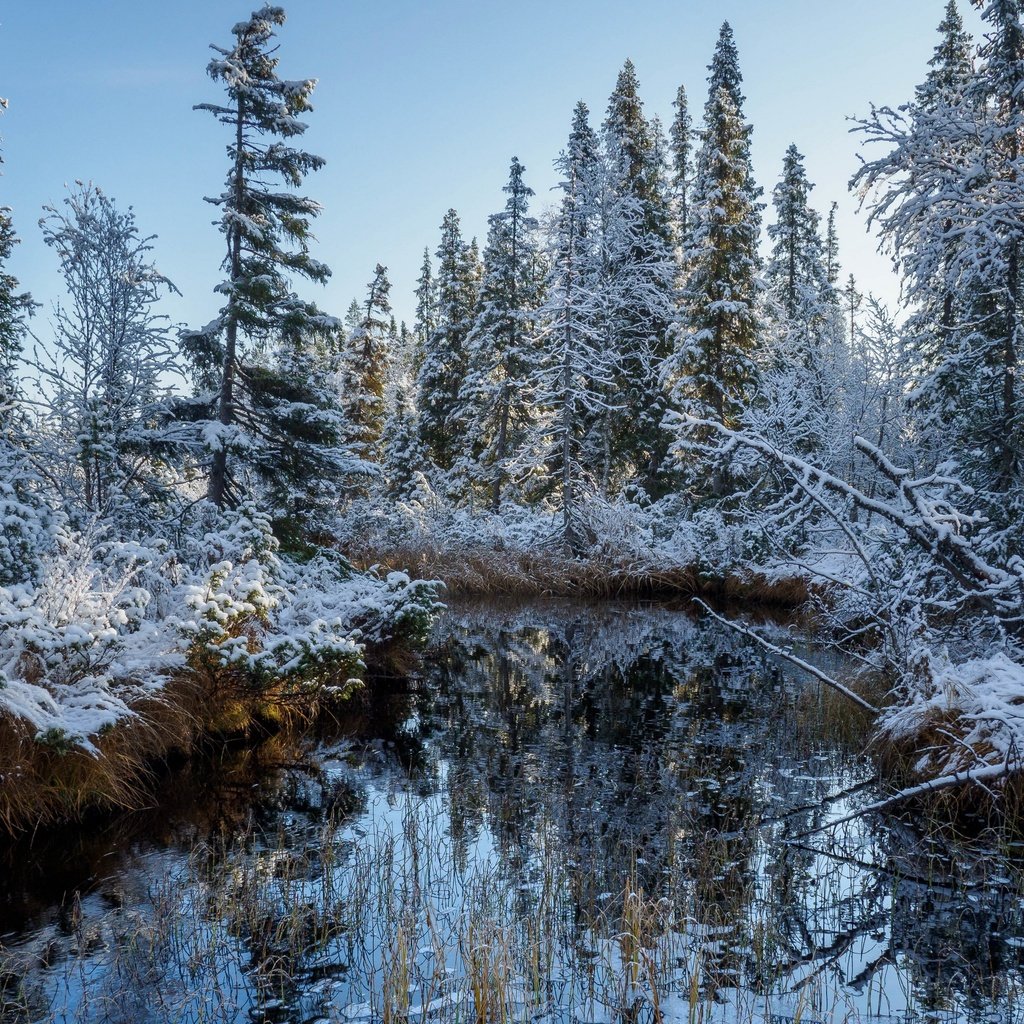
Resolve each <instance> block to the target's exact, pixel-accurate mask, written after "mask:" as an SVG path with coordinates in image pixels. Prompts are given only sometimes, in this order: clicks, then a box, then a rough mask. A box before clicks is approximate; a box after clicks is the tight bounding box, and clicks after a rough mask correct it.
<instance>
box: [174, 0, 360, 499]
mask: <svg viewBox="0 0 1024 1024" xmlns="http://www.w3.org/2000/svg"><path fill="white" fill-rule="evenodd" d="M284 21H285V14H284V11H283V9H282V8H280V7H274V6H266V7H263V8H261V9H260V10H258V11H255V12H254V13H253V14H252V16H251V17H250V18H248V19H247V20H246V21H242V22H240V23H238V24H237V25H235V27H234V29H233V30H232V32H233V35H234V42H233V43H232V44H231V45H230V46H229V47H220V46H214V47H213V49H214V50H215V51H216V54H217V56H216V57H215V58H214V59H213V60H211V61H210V63H209V65H208V67H207V71H208V73H209V75H210V77H211V78H212V79H213V80H214V81H217V82H220V83H222V84H223V86H224V89H225V91H226V93H227V100H226V102H225V103H223V104H217V103H202V104H199V105H198V106H197V108H196V109H199V110H205V111H209V112H210V113H212V114H213V115H214V117H216V119H217V120H218V121H219V122H220V123H221V124H223V125H225V126H226V127H227V128H228V129H230V132H231V136H230V142H229V144H228V147H227V152H228V159H229V169H228V174H227V180H226V182H225V188H224V191H223V192H222V193H221V194H220V195H219V196H216V197H214V198H212V199H210V200H209V201H210V202H212V203H213V204H214V205H215V206H217V207H219V208H220V211H221V216H220V222H219V223H220V229H221V231H222V233H223V234H224V238H225V241H226V243H227V256H226V257H225V260H224V263H223V269H224V270H225V271H226V274H227V277H226V279H225V281H223V282H222V283H221V284H220V285H218V286H217V292H218V293H219V294H221V295H223V296H225V298H226V301H225V304H224V306H223V307H222V308H221V310H220V313H219V314H218V316H217V318H216V319H215V320H214V321H213V322H212V323H210V324H208V325H207V326H206V327H204V328H203V329H202V330H201V331H196V332H192V333H189V334H187V335H186V336H185V337H184V339H183V340H184V343H185V346H186V348H187V350H188V351H189V353H190V354H191V356H192V358H193V360H195V361H196V363H197V365H198V366H199V368H200V369H201V370H205V373H206V377H207V379H208V380H209V381H210V383H212V384H213V385H214V394H213V396H212V401H213V406H214V412H215V419H214V421H213V422H211V423H210V424H209V425H208V426H207V428H206V430H205V431H204V437H205V440H206V442H207V444H208V445H209V449H210V453H211V464H210V476H209V497H210V499H211V500H212V501H213V502H214V503H215V504H216V505H218V506H225V505H234V504H237V502H239V501H240V500H241V499H242V498H243V496H244V495H245V493H246V490H247V487H246V484H245V482H244V480H243V479H242V477H243V475H244V473H243V468H244V467H245V466H251V467H253V468H254V469H255V470H256V472H257V474H258V475H259V476H263V477H270V478H273V479H275V480H277V481H279V482H281V483H285V482H286V481H289V480H292V479H303V478H305V479H309V478H312V477H317V478H321V479H322V478H325V477H327V478H329V477H330V476H332V475H336V474H337V473H339V472H341V470H342V466H343V465H344V464H345V462H346V457H345V455H344V453H343V452H341V451H340V450H339V448H338V444H337V443H338V429H339V423H340V420H339V419H338V417H337V413H336V409H332V408H331V404H330V402H329V400H328V397H327V396H328V392H329V389H327V388H322V387H320V384H321V381H320V380H319V379H318V376H317V372H316V370H315V367H314V366H313V365H312V363H311V358H312V356H311V347H310V346H311V345H312V339H313V338H315V337H316V336H318V335H321V334H322V333H323V332H327V331H333V330H337V329H338V327H339V324H338V321H336V320H335V319H334V318H333V317H329V316H326V315H324V314H323V313H321V312H320V311H319V310H318V309H317V307H316V306H315V305H314V304H313V303H311V302H308V301H305V300H302V299H300V298H299V297H298V296H297V295H296V294H295V292H294V291H293V290H292V283H291V282H292V278H293V277H295V276H298V277H304V278H307V279H309V280H311V281H314V282H318V283H322V282H324V281H326V280H327V278H328V276H329V275H330V271H329V269H328V268H327V267H326V266H325V265H324V264H323V263H320V262H319V261H317V260H315V259H314V258H313V257H312V256H311V255H310V252H309V243H310V240H311V235H310V222H311V220H312V218H313V217H315V216H316V215H317V214H318V213H319V212H320V205H319V203H317V202H316V201H315V200H313V199H310V198H307V197H305V196H301V195H299V194H297V191H296V190H297V189H298V188H299V187H301V185H302V182H303V180H304V178H305V176H306V175H307V174H308V173H309V172H310V171H315V170H318V169H319V168H320V167H322V166H323V163H324V161H323V159H322V158H321V157H318V156H314V155H313V154H311V153H308V152H306V151H304V150H302V149H298V148H296V147H294V146H293V145H291V144H290V140H291V139H294V138H297V137H298V136H300V135H302V134H303V132H305V130H306V123H305V122H304V121H303V120H301V115H302V114H304V113H306V112H307V111H309V110H310V109H311V106H310V96H311V94H312V92H313V89H314V86H315V85H316V82H315V80H314V79H299V80H285V79H281V78H279V77H278V74H277V65H278V57H277V47H276V45H274V36H275V31H274V30H275V28H277V27H279V26H281V25H283V24H284ZM278 182H280V184H278ZM282 186H283V187H282ZM283 454H286V455H287V464H286V465H280V464H276V463H277V460H278V459H279V457H281V456H282V455H283ZM300 504H304V502H300Z"/></svg>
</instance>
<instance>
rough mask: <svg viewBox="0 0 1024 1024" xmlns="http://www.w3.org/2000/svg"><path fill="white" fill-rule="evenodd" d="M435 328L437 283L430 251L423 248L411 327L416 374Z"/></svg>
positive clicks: (413, 362)
mask: <svg viewBox="0 0 1024 1024" xmlns="http://www.w3.org/2000/svg"><path fill="white" fill-rule="evenodd" d="M435 327H437V282H436V281H435V280H434V269H433V264H432V263H431V262H430V250H429V249H426V248H425V249H424V250H423V263H422V264H421V265H420V276H419V277H418V278H417V279H416V319H415V320H414V321H413V325H412V331H413V336H414V339H415V346H416V347H415V355H414V358H413V361H412V365H413V370H414V371H415V372H417V373H418V372H419V367H420V363H421V362H422V361H423V353H424V352H425V351H426V348H427V345H428V344H429V342H430V336H431V335H432V334H433V333H434V328H435Z"/></svg>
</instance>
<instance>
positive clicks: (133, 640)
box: [0, 534, 184, 750]
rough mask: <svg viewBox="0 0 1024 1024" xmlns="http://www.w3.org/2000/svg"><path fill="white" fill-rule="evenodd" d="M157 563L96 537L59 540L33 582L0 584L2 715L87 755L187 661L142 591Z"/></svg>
mask: <svg viewBox="0 0 1024 1024" xmlns="http://www.w3.org/2000/svg"><path fill="white" fill-rule="evenodd" d="M129 548H130V549H129ZM146 556H148V557H146ZM162 558H163V556H162V555H161V553H160V552H159V551H152V552H146V551H144V550H143V549H141V548H139V547H138V546H135V545H131V546H122V545H118V544H116V543H114V542H110V541H104V540H103V538H102V535H100V536H97V535H96V534H92V535H89V534H86V535H83V534H62V535H60V536H59V537H58V538H57V540H56V542H55V544H54V547H53V549H52V550H51V551H50V552H48V553H47V554H46V555H45V556H44V557H43V558H42V560H41V567H40V572H39V575H38V578H37V580H36V581H35V582H26V583H20V584H15V585H13V586H10V587H0V711H2V712H3V713H5V714H7V715H9V716H12V717H14V718H17V719H21V720H23V721H25V722H28V723H29V724H30V726H32V727H33V728H34V729H35V730H36V733H37V736H38V737H39V738H41V739H44V740H47V742H51V744H52V743H54V742H57V740H58V739H59V740H60V742H61V743H70V744H73V745H80V746H82V747H84V748H85V749H87V750H93V749H94V747H93V744H92V739H91V738H92V737H94V736H96V735H97V734H100V733H102V732H103V731H104V730H106V729H109V728H110V727H111V726H113V725H114V724H115V723H116V722H118V721H120V720H121V719H123V718H127V717H131V716H133V715H134V713H135V712H134V711H133V710H132V705H133V704H134V703H136V702H137V701H139V700H140V699H142V698H144V697H147V696H152V695H153V694H155V693H156V692H157V691H158V690H159V689H160V688H161V687H162V686H163V684H164V683H165V682H166V681H167V679H168V678H169V676H170V675H171V674H172V673H173V672H175V671H177V670H178V669H180V668H181V667H182V666H183V664H184V650H183V644H182V643H181V641H180V638H179V636H178V632H177V630H176V629H175V628H174V625H173V623H170V622H168V621H166V620H163V619H162V618H156V617H153V616H152V614H151V607H150V604H151V594H150V591H149V590H148V589H147V588H146V587H144V586H142V585H140V581H141V579H142V577H143V576H144V575H145V574H146V573H148V572H152V571H154V564H155V563H159V562H160V561H161V560H162Z"/></svg>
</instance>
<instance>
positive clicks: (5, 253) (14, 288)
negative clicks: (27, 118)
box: [0, 98, 36, 429]
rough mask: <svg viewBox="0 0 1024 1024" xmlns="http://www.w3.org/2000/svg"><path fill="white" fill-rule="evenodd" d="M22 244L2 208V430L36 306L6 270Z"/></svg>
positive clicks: (0, 105) (1, 101)
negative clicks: (29, 320) (30, 320)
mask: <svg viewBox="0 0 1024 1024" xmlns="http://www.w3.org/2000/svg"><path fill="white" fill-rule="evenodd" d="M6 108H7V100H5V99H3V98H0V111H3V110H5V109H6ZM2 165H3V153H2V152H0V166H2ZM18 241H19V239H18V236H17V235H16V234H15V232H14V224H13V222H12V220H11V212H10V209H9V208H8V207H5V206H0V429H2V428H3V426H4V424H5V423H6V422H7V420H8V419H9V417H10V416H11V414H12V411H13V405H14V400H15V398H16V397H17V396H18V394H19V390H20V389H19V386H18V371H17V367H18V361H19V359H20V358H21V352H22V343H23V342H24V340H25V335H26V334H27V333H28V318H29V317H30V316H31V315H32V312H33V310H34V309H35V307H36V303H35V302H33V301H32V296H31V295H29V294H28V292H19V291H18V279H17V278H16V277H14V276H13V275H11V274H8V273H7V272H6V270H5V269H4V267H5V266H6V264H7V262H8V260H10V258H11V255H12V253H13V251H14V247H15V246H16V245H17V244H18Z"/></svg>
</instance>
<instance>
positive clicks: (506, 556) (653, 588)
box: [347, 545, 811, 610]
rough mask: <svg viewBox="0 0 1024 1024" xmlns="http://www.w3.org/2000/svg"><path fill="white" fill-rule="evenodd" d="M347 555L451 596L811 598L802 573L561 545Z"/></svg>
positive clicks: (791, 605)
mask: <svg viewBox="0 0 1024 1024" xmlns="http://www.w3.org/2000/svg"><path fill="white" fill-rule="evenodd" d="M347 555H348V557H349V558H350V559H351V560H352V562H353V564H355V565H357V566H359V567H360V568H362V569H370V568H372V567H377V568H379V569H381V570H383V571H399V572H406V573H408V574H409V575H411V576H414V577H417V578H420V579H436V580H439V581H441V582H442V583H443V584H444V586H445V590H446V592H447V593H448V594H451V595H454V596H458V597H483V598H489V597H503V598H520V599H528V598H545V597H568V598H582V599H585V600H601V599H615V598H659V599H665V600H670V599H673V598H691V597H704V598H709V599H713V600H721V601H723V602H729V603H735V604H738V605H741V606H743V605H749V606H750V607H752V608H753V607H758V606H762V607H764V606H766V607H771V608H776V609H782V610H792V609H796V608H799V607H801V606H803V605H805V604H806V603H807V601H808V599H809V598H810V596H811V587H810V585H809V581H808V580H807V579H805V578H803V577H800V576H781V575H780V576H775V577H770V576H768V575H766V574H763V573H756V572H739V571H736V572H726V573H722V574H715V573H711V572H708V571H707V570H705V569H703V568H702V567H701V566H700V565H699V564H697V563H695V562H690V563H685V564H684V563H675V564H673V563H669V564H665V565H661V566H658V565H655V564H653V563H651V564H646V563H636V562H630V561H627V560H626V559H623V558H619V557H616V556H615V555H613V554H607V553H606V554H601V553H597V554H590V555H586V556H581V557H573V556H569V555H566V554H564V553H562V552H560V551H558V550H556V549H541V550H538V551H529V550H523V549H516V548H492V547H469V548H466V549H463V550H457V549H453V548H444V547H439V546H436V545H395V546H391V547H387V548H374V549H371V550H359V549H354V548H350V549H349V550H348V551H347Z"/></svg>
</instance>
